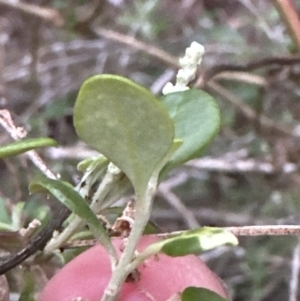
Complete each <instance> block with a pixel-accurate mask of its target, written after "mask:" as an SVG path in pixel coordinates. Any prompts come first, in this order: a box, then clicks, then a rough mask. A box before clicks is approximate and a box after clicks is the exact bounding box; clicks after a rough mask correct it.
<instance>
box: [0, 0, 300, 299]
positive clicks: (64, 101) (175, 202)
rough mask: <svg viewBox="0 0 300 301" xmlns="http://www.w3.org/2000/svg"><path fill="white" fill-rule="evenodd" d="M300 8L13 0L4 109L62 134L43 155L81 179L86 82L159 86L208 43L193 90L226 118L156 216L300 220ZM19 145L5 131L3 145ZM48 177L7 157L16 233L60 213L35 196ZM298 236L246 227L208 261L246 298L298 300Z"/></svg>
mask: <svg viewBox="0 0 300 301" xmlns="http://www.w3.org/2000/svg"><path fill="white" fill-rule="evenodd" d="M297 6H298V7H297ZM297 9H298V11H299V10H300V3H299V2H298V1H294V3H293V1H292V0H286V1H283V0H282V1H280V0H278V1H275V0H274V1H271V0H269V1H268V0H265V1H254V0H252V1H251V0H228V1H222V0H164V1H159V0H152V1H142V0H135V1H134V0H106V1H105V0H103V1H99V0H90V1H89V0H86V1H82V0H32V1H9V0H0V107H1V109H8V110H10V112H11V114H12V116H13V119H14V121H15V122H16V124H17V125H19V126H24V127H25V128H26V130H27V131H28V133H29V134H28V136H29V137H41V136H49V137H53V138H55V139H56V140H57V141H58V142H59V145H60V148H58V149H55V148H49V149H46V150H43V151H39V153H40V154H41V156H42V157H43V159H44V160H45V161H46V162H47V164H48V165H49V166H51V168H52V169H53V170H54V171H55V172H58V173H60V174H61V175H62V178H63V179H65V180H69V181H71V182H73V183H74V182H76V181H78V178H79V177H80V174H79V172H78V171H77V170H76V164H77V163H78V162H79V160H81V159H83V158H85V157H86V156H88V155H90V154H92V152H91V150H88V149H87V148H86V146H85V145H83V144H82V143H81V142H79V141H78V139H77V137H76V134H75V132H74V128H73V126H72V108H73V105H74V102H75V99H76V95H77V92H78V90H79V88H80V85H81V84H82V82H83V81H84V80H85V79H86V78H87V77H89V76H92V75H94V74H99V73H112V74H119V75H123V76H126V77H128V78H130V79H132V80H134V81H136V82H138V83H140V84H142V85H144V86H146V87H148V88H149V89H150V90H151V91H153V93H155V94H157V95H160V94H161V89H162V87H163V86H164V85H165V83H166V82H168V81H173V82H174V77H175V75H176V71H177V69H178V63H177V62H178V58H179V57H180V56H182V55H183V53H184V51H185V49H186V47H188V46H189V45H190V44H191V42H192V41H197V42H199V43H201V44H203V45H204V46H205V49H206V54H205V57H204V61H203V63H202V65H201V67H200V68H199V74H198V77H197V79H196V80H195V81H194V83H192V85H191V86H195V87H200V88H202V89H205V90H207V91H208V92H210V93H211V94H212V95H213V96H214V97H215V98H216V99H217V101H218V103H219V105H220V108H221V112H222V128H221V131H220V135H219V136H218V137H217V138H216V139H215V140H214V142H213V144H212V145H211V146H210V147H209V149H207V151H206V152H205V154H203V157H202V158H200V159H197V160H193V161H191V162H189V163H188V164H186V165H185V166H183V167H182V168H179V169H176V170H174V171H173V172H172V173H171V174H170V175H169V178H168V179H167V180H166V181H165V182H164V183H162V185H161V187H160V189H159V191H158V194H157V199H156V202H155V207H154V210H153V215H152V218H153V221H155V222H156V223H157V224H158V225H159V226H160V227H161V228H162V229H163V230H164V231H173V230H180V229H188V228H193V227H197V226H199V225H212V226H243V225H266V224H273V225H280V224H299V222H300V213H299V212H300V192H299V186H300V174H299V154H300V139H299V137H300V124H299V117H300V98H299V97H300V86H299V79H300V56H297V53H298V52H299V50H300V38H299V34H300V22H299V19H298V16H297V15H296V16H295V14H296V12H297ZM274 57H275V59H273V60H272V59H271V58H274ZM268 59H269V61H268ZM270 59H271V60H270ZM253 62H254V65H251V63H253ZM257 62H258V63H257ZM249 63H250V64H249ZM255 63H257V64H256V65H255ZM10 141H11V140H10V138H9V136H8V134H7V133H6V132H5V131H4V130H2V129H1V130H0V144H1V145H4V144H6V143H9V142H10ZM38 174H39V171H37V170H36V169H35V168H34V167H33V166H31V164H30V163H29V162H27V160H26V159H25V158H24V157H22V156H19V157H16V158H11V159H6V160H2V161H0V179H1V187H0V222H1V223H2V224H5V225H6V226H7V225H10V226H9V227H8V226H7V227H8V228H9V230H18V229H19V228H20V227H22V226H26V225H28V222H30V221H31V220H32V219H33V218H39V219H41V220H43V221H44V222H46V221H47V219H49V217H48V209H47V208H48V206H47V200H44V201H41V200H40V199H39V198H38V197H36V196H29V195H28V183H29V182H30V181H31V180H32V179H33V178H34V177H35V176H37V175H38ZM2 228H3V227H2ZM298 243H299V242H298V240H297V237H275V236H273V237H267V236H262V237H243V238H241V239H240V245H239V247H237V248H227V247H224V248H219V249H217V250H214V251H212V252H208V253H206V254H204V256H203V258H204V259H205V260H206V261H207V263H208V264H209V265H210V266H211V267H212V268H213V269H214V270H215V271H216V272H217V273H218V274H219V275H220V276H221V277H222V279H224V281H225V283H226V284H227V285H228V287H229V288H230V290H231V292H232V296H233V300H234V301H267V300H275V301H277V300H278V301H281V300H284V301H286V300H290V301H295V300H297V299H298V298H300V294H299V293H297V290H295V289H294V287H295V285H294V284H295V283H296V286H297V281H298V278H297V275H298V270H297V267H296V266H295V265H296V263H297V258H298V260H299V257H300V254H299V245H298ZM13 276H14V275H11V277H12V279H13ZM11 282H12V281H11ZM21 287H22V281H21V280H20V279H19V280H18V281H14V282H13V284H12V283H11V291H12V292H19V291H20V290H21Z"/></svg>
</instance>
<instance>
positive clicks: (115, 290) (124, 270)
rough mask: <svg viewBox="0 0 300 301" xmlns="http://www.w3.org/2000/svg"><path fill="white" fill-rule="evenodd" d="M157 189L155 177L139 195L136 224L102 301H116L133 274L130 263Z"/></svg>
mask: <svg viewBox="0 0 300 301" xmlns="http://www.w3.org/2000/svg"><path fill="white" fill-rule="evenodd" d="M156 187H157V176H153V177H152V178H151V179H150V181H149V183H148V186H147V189H146V191H145V192H144V193H141V194H139V193H137V200H136V207H135V214H134V224H133V227H132V230H131V233H130V235H129V237H128V241H127V245H126V247H125V250H124V252H123V253H122V255H121V257H120V260H119V263H118V265H117V266H116V268H115V269H114V270H113V273H112V277H111V279H110V281H109V283H108V286H107V288H106V290H105V292H104V295H103V297H102V299H101V301H114V300H116V298H117V296H118V294H119V292H120V290H121V287H122V284H123V282H124V281H125V279H126V277H127V276H128V274H129V273H130V272H132V269H131V268H130V263H131V261H132V260H133V258H134V253H135V250H136V247H137V244H138V242H139V240H140V238H141V236H142V234H143V231H144V229H145V227H146V225H147V222H148V220H149V218H150V213H151V208H152V202H153V195H154V193H155V191H156Z"/></svg>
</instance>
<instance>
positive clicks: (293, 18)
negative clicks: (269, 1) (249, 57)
mask: <svg viewBox="0 0 300 301" xmlns="http://www.w3.org/2000/svg"><path fill="white" fill-rule="evenodd" d="M275 5H276V7H277V10H278V11H279V13H280V14H281V16H282V18H283V20H284V21H285V23H286V26H287V28H288V30H289V32H290V35H291V37H292V39H293V40H294V42H295V44H296V45H297V48H298V52H299V51H300V19H299V14H298V12H297V9H296V6H295V3H294V2H293V1H292V0H276V1H275Z"/></svg>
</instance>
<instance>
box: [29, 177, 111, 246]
mask: <svg viewBox="0 0 300 301" xmlns="http://www.w3.org/2000/svg"><path fill="white" fill-rule="evenodd" d="M29 190H30V192H33V193H38V192H45V191H48V192H50V193H51V194H52V195H53V196H54V197H55V198H57V199H58V200H59V201H60V202H61V203H62V204H64V205H65V206H66V207H68V208H69V209H70V210H71V211H72V212H74V213H75V214H77V215H78V216H79V217H81V218H82V219H84V220H85V221H86V223H87V224H88V226H89V227H90V229H91V231H92V232H93V234H94V235H95V237H96V238H99V240H100V241H101V242H106V243H108V244H110V239H109V237H108V235H107V232H106V230H105V228H104V226H103V225H102V224H101V223H100V221H99V220H98V219H97V217H96V215H95V214H94V213H93V212H92V210H91V209H90V207H89V205H88V203H87V202H86V200H85V199H83V198H82V197H81V196H80V195H79V194H78V193H77V192H76V191H75V190H74V187H73V186H72V185H71V184H69V183H67V182H63V181H58V180H52V179H48V178H42V179H40V180H38V181H35V182H33V183H31V184H30V186H29Z"/></svg>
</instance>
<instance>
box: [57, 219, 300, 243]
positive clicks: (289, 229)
mask: <svg viewBox="0 0 300 301" xmlns="http://www.w3.org/2000/svg"><path fill="white" fill-rule="evenodd" d="M221 229H224V230H227V231H230V232H231V233H232V234H234V235H235V236H287V235H300V226H295V225H267V226H242V227H223V228H221ZM184 232H185V231H174V232H167V233H158V234H156V236H157V237H162V238H164V239H166V238H171V237H174V236H177V235H181V234H182V233H184ZM96 243H97V241H96V239H87V240H77V241H72V242H68V243H66V244H64V245H63V247H64V248H77V247H87V246H94V245H95V244H96Z"/></svg>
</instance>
